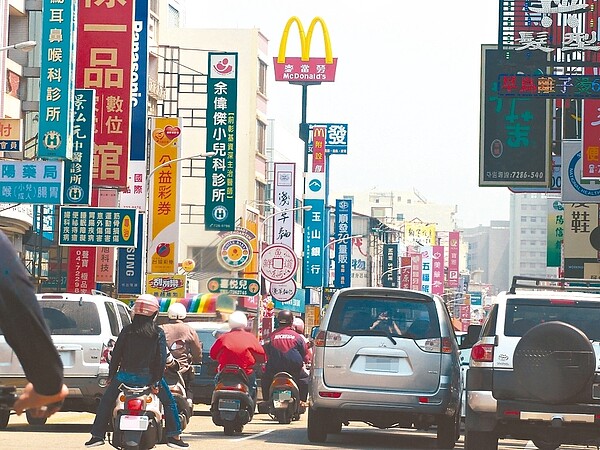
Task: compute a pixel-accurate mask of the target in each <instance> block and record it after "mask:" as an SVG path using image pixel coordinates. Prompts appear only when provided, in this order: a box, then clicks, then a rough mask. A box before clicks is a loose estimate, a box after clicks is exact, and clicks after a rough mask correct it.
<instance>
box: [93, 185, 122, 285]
mask: <svg viewBox="0 0 600 450" xmlns="http://www.w3.org/2000/svg"><path fill="white" fill-rule="evenodd" d="M95 191H97V196H98V198H97V200H94V201H95V203H94V205H97V206H100V207H102V208H115V207H117V206H118V192H117V190H116V189H95ZM116 256H117V249H116V248H115V247H98V248H97V249H96V283H111V284H112V283H114V282H115V268H116V262H117V261H116V259H117V258H116Z"/></svg>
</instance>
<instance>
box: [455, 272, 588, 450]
mask: <svg viewBox="0 0 600 450" xmlns="http://www.w3.org/2000/svg"><path fill="white" fill-rule="evenodd" d="M599 292H600V280H581V279H551V278H535V277H523V276H516V277H514V278H513V282H512V286H511V289H510V290H509V291H508V292H502V293H500V294H499V295H498V296H497V298H496V301H495V303H494V305H493V306H492V308H491V310H490V313H489V314H488V317H487V319H486V321H485V323H484V325H483V329H482V330H481V335H480V338H479V341H478V342H477V343H476V344H475V345H474V346H473V348H472V349H471V360H470V366H469V370H468V372H467V386H466V391H465V396H466V418H465V434H466V436H465V449H467V450H489V449H497V448H498V439H499V438H504V437H511V438H513V439H527V440H529V439H530V440H533V443H534V444H535V445H536V446H537V447H538V448H539V449H542V450H554V449H556V448H558V447H559V446H560V445H561V444H578V445H592V446H594V447H595V446H596V445H598V444H599V443H600V295H599V294H598V293H599Z"/></svg>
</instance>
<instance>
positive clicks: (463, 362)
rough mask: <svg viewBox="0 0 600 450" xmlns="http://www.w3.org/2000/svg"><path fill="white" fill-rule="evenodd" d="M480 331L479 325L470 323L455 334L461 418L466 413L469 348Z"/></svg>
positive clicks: (475, 340)
mask: <svg viewBox="0 0 600 450" xmlns="http://www.w3.org/2000/svg"><path fill="white" fill-rule="evenodd" d="M480 332H481V325H476V324H471V325H469V328H468V331H461V332H457V336H456V337H457V341H458V349H459V352H460V385H461V386H462V389H463V396H462V401H461V405H460V417H461V418H462V419H463V420H464V418H465V413H466V395H464V391H465V389H466V387H467V372H468V370H469V362H470V361H471V348H472V347H473V345H474V344H475V343H476V342H477V340H478V338H479V333H480ZM459 333H460V334H459Z"/></svg>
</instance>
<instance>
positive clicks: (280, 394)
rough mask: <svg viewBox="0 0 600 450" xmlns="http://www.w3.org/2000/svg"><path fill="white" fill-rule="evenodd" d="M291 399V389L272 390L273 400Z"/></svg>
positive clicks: (283, 400)
mask: <svg viewBox="0 0 600 450" xmlns="http://www.w3.org/2000/svg"><path fill="white" fill-rule="evenodd" d="M291 399H292V391H275V392H273V400H274V401H279V402H285V401H287V400H291Z"/></svg>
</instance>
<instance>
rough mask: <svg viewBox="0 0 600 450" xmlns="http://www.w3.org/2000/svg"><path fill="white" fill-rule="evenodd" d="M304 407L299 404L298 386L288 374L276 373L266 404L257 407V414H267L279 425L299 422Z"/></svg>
mask: <svg viewBox="0 0 600 450" xmlns="http://www.w3.org/2000/svg"><path fill="white" fill-rule="evenodd" d="M305 409H306V408H305V407H304V406H302V405H301V403H300V393H299V390H298V385H297V384H296V382H295V381H294V378H293V377H292V375H290V374H289V373H288V372H277V373H276V374H275V376H274V377H273V381H272V382H271V386H270V388H269V400H268V402H262V404H260V405H259V412H267V413H268V414H269V415H270V416H271V418H272V419H274V420H277V421H278V422H279V423H281V424H289V423H291V422H292V420H299V419H300V415H301V414H303V413H304V411H305Z"/></svg>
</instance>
